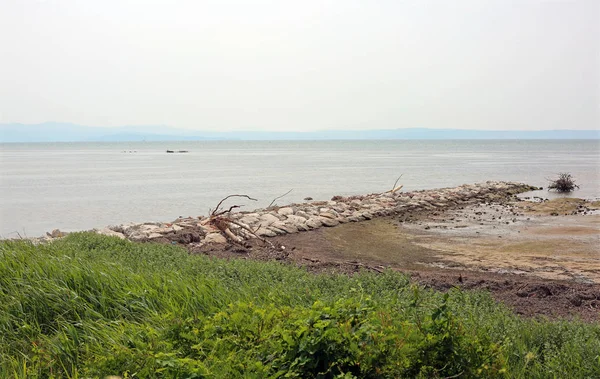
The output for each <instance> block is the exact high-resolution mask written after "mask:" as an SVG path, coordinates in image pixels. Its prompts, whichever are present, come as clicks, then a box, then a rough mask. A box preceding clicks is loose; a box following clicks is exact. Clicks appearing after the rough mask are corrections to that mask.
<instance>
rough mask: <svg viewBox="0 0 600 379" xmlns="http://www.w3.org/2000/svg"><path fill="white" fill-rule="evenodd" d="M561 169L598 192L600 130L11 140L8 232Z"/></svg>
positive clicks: (1, 229) (7, 147)
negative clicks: (599, 135) (396, 137)
mask: <svg viewBox="0 0 600 379" xmlns="http://www.w3.org/2000/svg"><path fill="white" fill-rule="evenodd" d="M166 149H173V150H189V151H190V152H189V153H188V154H166V152H165V150H166ZM123 151H127V152H123ZM129 151H132V153H129ZM133 151H135V152H133ZM563 171H566V172H570V173H572V174H573V175H574V176H575V178H576V180H577V182H578V183H579V184H580V185H581V189H580V190H579V191H577V192H576V193H575V194H574V195H575V196H577V197H585V198H598V197H600V141H598V140H589V141H551V140H546V141H531V140H527V141H525V140H521V141H318V142H312V141H300V142H281V141H264V142H263V141H247V142H246V141H243V142H232V141H218V142H175V143H174V142H151V143H144V142H140V143H60V144H4V145H0V173H1V177H0V207H1V214H0V235H1V236H2V237H16V236H17V234H16V232H18V233H20V234H21V235H27V236H38V235H41V234H43V233H44V232H46V231H49V230H52V229H54V228H60V229H62V230H81V229H90V228H94V227H102V226H106V225H110V224H117V223H124V222H129V221H138V222H142V221H170V220H173V219H174V218H176V217H178V216H198V215H205V214H207V213H208V210H209V208H211V207H214V206H215V205H216V203H217V202H218V201H219V200H220V199H221V198H222V197H224V196H225V195H228V194H233V193H239V194H248V195H250V196H252V197H255V198H257V199H259V201H258V202H248V201H246V202H244V203H245V204H247V206H246V209H253V208H257V207H264V206H266V205H268V204H269V203H270V202H271V200H272V199H273V198H275V197H277V196H279V195H281V194H283V193H285V192H286V191H288V190H290V189H293V191H292V192H291V193H290V194H289V195H287V196H286V197H285V198H283V199H281V200H278V201H277V203H278V204H280V205H282V204H286V203H290V202H299V201H302V199H303V198H305V197H307V196H311V197H313V198H314V199H315V200H317V199H329V198H331V197H332V196H334V195H351V194H364V193H371V192H380V191H385V190H388V189H390V188H391V186H392V185H393V184H394V181H395V180H396V178H397V177H398V176H399V175H400V174H403V177H402V179H401V180H400V183H402V184H404V190H418V189H429V188H438V187H448V186H456V185H460V184H464V183H475V182H482V181H486V180H510V181H521V182H526V183H528V184H532V185H536V186H544V187H545V186H546V185H547V180H546V178H549V177H553V176H555V175H556V173H558V172H563ZM540 195H542V196H546V197H547V196H548V193H547V192H546V191H541V192H540Z"/></svg>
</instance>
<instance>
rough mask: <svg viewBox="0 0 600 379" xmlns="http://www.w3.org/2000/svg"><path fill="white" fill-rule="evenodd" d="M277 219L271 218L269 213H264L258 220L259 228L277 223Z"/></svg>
mask: <svg viewBox="0 0 600 379" xmlns="http://www.w3.org/2000/svg"><path fill="white" fill-rule="evenodd" d="M279 221H280V220H279V218H278V217H276V216H273V215H272V214H270V213H265V214H263V215H261V216H260V218H259V223H260V225H261V226H269V225H271V224H273V223H276V222H279Z"/></svg>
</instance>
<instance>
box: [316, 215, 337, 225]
mask: <svg viewBox="0 0 600 379" xmlns="http://www.w3.org/2000/svg"><path fill="white" fill-rule="evenodd" d="M319 221H321V223H322V224H323V225H325V226H336V225H339V223H340V222H339V221H338V220H336V219H331V218H328V217H322V216H319Z"/></svg>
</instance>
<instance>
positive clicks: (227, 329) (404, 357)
mask: <svg viewBox="0 0 600 379" xmlns="http://www.w3.org/2000/svg"><path fill="white" fill-rule="evenodd" d="M107 375H118V376H122V377H129V378H135V377H139V378H147V377H155V378H161V377H162V378H175V377H176V378H224V377H227V378H236V377H253V378H264V377H272V378H277V377H287V378H353V377H359V378H362V377H365V378H379V377H383V378H385V377H390V378H402V377H406V378H414V377H422V378H445V377H461V378H475V377H482V378H492V377H511V378H512V377H514V378H525V377H527V378H536V377H537V378H546V377H548V378H552V377H569V378H584V377H600V326H599V325H597V324H585V323H581V322H572V321H571V322H567V321H559V322H549V321H540V320H525V319H521V318H519V317H517V316H516V315H514V314H512V313H511V312H509V311H508V310H507V309H506V308H504V307H503V306H501V305H498V304H496V303H495V302H494V301H493V300H492V299H491V298H490V297H489V295H488V294H486V293H482V292H461V291H459V290H451V291H449V292H447V293H439V292H434V291H432V290H427V289H424V288H421V287H418V286H415V285H413V284H411V283H410V282H409V280H408V279H407V278H406V277H405V276H403V275H401V274H398V273H393V272H384V273H383V274H374V273H367V272H365V273H360V274H357V275H354V276H344V275H314V274H310V273H307V272H306V271H304V270H302V269H299V268H296V267H293V266H291V265H283V264H278V263H268V262H254V261H246V260H230V261H226V260H220V259H211V258H209V257H205V256H190V255H188V254H187V252H186V251H185V250H183V249H181V248H178V247H176V246H169V245H159V244H139V243H133V242H129V241H126V240H121V239H119V238H116V237H106V236H100V235H95V234H90V233H75V234H72V235H69V236H68V237H66V238H64V239H61V240H57V241H55V242H53V243H50V244H45V245H37V246H36V245H33V244H31V243H29V242H27V241H3V242H0V376H2V377H7V378H62V377H66V378H84V377H85V378H88V377H105V376H107Z"/></svg>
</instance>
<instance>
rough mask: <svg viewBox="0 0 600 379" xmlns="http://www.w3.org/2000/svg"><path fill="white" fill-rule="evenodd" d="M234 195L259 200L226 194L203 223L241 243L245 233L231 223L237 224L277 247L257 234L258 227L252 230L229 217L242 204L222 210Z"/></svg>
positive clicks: (238, 195) (252, 234)
mask: <svg viewBox="0 0 600 379" xmlns="http://www.w3.org/2000/svg"><path fill="white" fill-rule="evenodd" d="M288 193H289V191H288ZM286 195H287V194H286ZM283 196H285V195H283ZM232 197H243V198H246V199H249V200H253V201H257V200H256V199H254V198H252V197H250V196H248V195H240V194H234V195H229V196H226V197H224V198H223V199H221V201H219V204H217V207H216V208H215V209H214V210H213V211H212V212H210V216H209V217H208V218H207V219H206V220H205V221H203V222H202V224H204V225H206V224H209V225H211V226H212V227H214V228H216V229H217V230H219V231H220V232H221V233H223V234H224V235H225V237H227V239H229V240H230V241H233V242H235V243H239V244H241V243H242V242H243V241H244V237H243V233H240V231H238V232H237V234H236V233H235V232H234V231H232V230H231V229H232V228H231V225H235V226H237V227H238V228H239V229H241V230H243V231H245V232H246V234H250V235H251V236H254V237H256V238H258V239H259V240H260V241H262V242H265V243H267V244H269V246H271V247H272V248H275V245H273V243H271V241H267V240H266V239H264V238H263V237H261V236H259V235H258V234H256V233H257V232H258V228H257V229H256V230H252V229H250V228H249V227H248V226H246V225H244V224H242V223H240V222H238V221H235V220H232V219H231V218H229V217H227V215H228V214H229V213H231V211H233V210H234V209H237V208H241V207H242V206H241V205H237V204H234V205H232V206H230V207H229V208H228V209H226V210H222V209H221V206H222V205H223V202H224V201H225V200H227V199H230V198H232ZM275 200H277V199H275ZM259 228H260V227H259ZM234 229H235V228H234ZM240 234H241V235H240Z"/></svg>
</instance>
